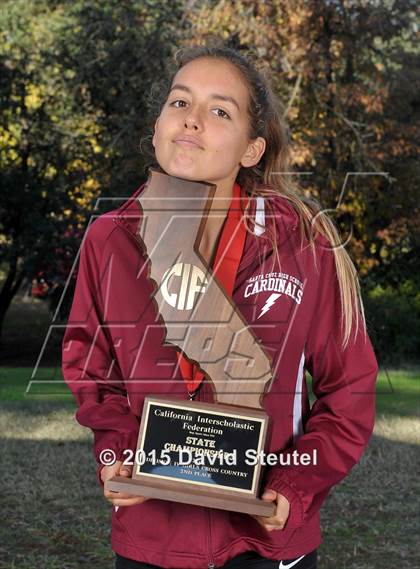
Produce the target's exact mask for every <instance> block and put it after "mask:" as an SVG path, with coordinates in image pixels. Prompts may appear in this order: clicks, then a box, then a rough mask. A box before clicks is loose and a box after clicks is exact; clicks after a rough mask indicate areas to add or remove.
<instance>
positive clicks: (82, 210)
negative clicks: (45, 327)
mask: <svg viewBox="0 0 420 569" xmlns="http://www.w3.org/2000/svg"><path fill="white" fill-rule="evenodd" d="M183 6H184V3H183V2H179V3H178V2H172V3H171V5H166V4H161V3H158V2H154V1H151V0H150V1H134V0H132V1H129V0H124V1H117V0H109V1H106V0H98V1H96V0H95V1H94V0H86V1H76V2H73V1H66V2H59V1H48V0H25V1H23V0H11V1H5V2H3V5H2V11H1V13H0V102H1V110H2V112H1V117H0V184H1V188H2V191H1V194H0V244H1V251H0V266H1V269H2V272H3V274H4V279H3V282H2V286H1V291H0V338H1V331H2V327H3V322H4V318H5V315H6V312H7V310H8V308H9V306H10V303H11V301H12V299H13V297H14V295H15V294H16V292H17V291H18V289H19V287H20V285H21V284H22V282H23V280H24V278H25V277H26V278H29V279H30V278H31V277H32V276H33V275H36V274H37V272H39V271H40V270H42V271H43V272H44V273H47V274H49V275H50V277H51V278H52V279H54V278H57V277H58V279H61V280H64V279H65V277H66V275H67V273H68V270H69V259H71V260H73V259H74V257H75V253H76V251H77V246H78V244H80V237H81V234H82V231H81V229H82V228H83V227H85V225H86V221H87V215H88V213H90V212H91V210H92V206H93V203H94V201H95V199H96V198H97V197H98V196H99V194H101V195H102V196H104V195H112V196H118V195H123V196H127V195H129V194H130V193H132V191H133V189H134V186H136V185H137V184H138V183H139V178H140V177H141V176H142V175H143V169H142V165H141V160H140V159H139V156H138V141H139V137H140V134H139V133H140V131H142V130H144V128H145V126H144V122H145V115H146V110H147V99H148V97H150V86H151V84H152V81H153V80H154V79H155V78H156V77H157V76H158V74H159V70H160V65H161V61H162V60H166V59H167V57H168V56H169V54H170V52H171V51H172V50H174V49H175V48H176V46H177V39H176V33H180V32H181V31H182V28H180V27H176V26H175V25H174V24H175V22H177V21H178V20H177V19H178V18H179V17H180V16H182V15H183V14H184V13H185V12H184V11H183V10H182V7H183ZM175 31H176V33H175ZM55 290H56V287H55ZM56 304H57V303H56V301H54V306H56Z"/></svg>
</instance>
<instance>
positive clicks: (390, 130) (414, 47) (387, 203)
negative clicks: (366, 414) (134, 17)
mask: <svg viewBox="0 0 420 569" xmlns="http://www.w3.org/2000/svg"><path fill="white" fill-rule="evenodd" d="M416 7H417V3H416V2H415V1H414V0H385V1H381V2H379V1H377V0H271V1H270V2H258V1H257V0H240V1H230V0H219V1H217V0H215V1H209V2H206V3H204V4H200V3H198V4H196V5H195V8H194V10H193V11H192V13H191V15H190V20H191V23H192V26H193V28H192V31H191V39H190V43H196V41H198V42H199V43H205V42H207V41H209V40H211V41H217V40H218V41H223V42H225V43H228V44H231V45H233V46H234V47H236V48H237V49H243V50H245V51H247V52H251V53H252V54H253V55H254V56H255V57H256V58H257V59H258V60H259V62H260V66H261V68H263V69H264V71H265V72H266V73H267V74H268V75H269V77H270V79H271V81H272V83H273V85H274V88H275V90H276V92H277V94H278V95H279V96H280V98H281V100H282V101H283V104H284V108H285V115H286V117H287V119H288V121H289V124H290V127H291V131H292V134H291V136H292V143H293V160H294V166H295V168H296V169H297V170H302V171H304V172H308V171H311V172H312V175H308V176H304V177H303V178H301V185H302V187H303V188H304V189H305V191H306V192H307V193H308V194H310V195H312V196H314V197H316V198H318V199H319V200H320V201H321V203H322V204H323V206H324V207H325V208H336V207H337V206H338V207H337V211H336V212H335V213H331V215H333V216H334V217H335V219H336V221H337V223H338V224H339V226H340V227H341V229H342V234H343V237H344V239H345V240H346V238H347V236H348V235H349V234H350V233H349V232H350V231H351V230H352V238H351V239H350V250H351V252H352V254H353V258H355V260H356V262H357V264H358V266H359V270H360V273H361V275H362V277H364V278H365V279H366V281H367V284H369V286H374V285H375V283H377V282H380V281H382V282H383V283H384V285H387V284H389V283H392V284H394V285H397V283H399V282H400V281H401V280H405V279H407V278H413V274H414V273H415V274H417V275H418V264H417V265H416V263H415V259H416V258H418V254H419V245H420V243H419V236H420V232H419V229H420V228H419V209H418V204H419V201H420V190H419V184H418V183H417V184H416V183H415V181H416V180H417V182H418V180H419V177H420V176H419V174H420V166H419V161H418V154H419V142H420V123H419V120H418V118H419V93H420V76H419V71H418V70H419V55H420V43H419V42H416V39H418V23H417V22H416V19H415V16H416V9H417V8H416ZM347 173H349V174H348V175H347ZM375 173H376V174H375ZM382 173H384V174H382ZM387 173H389V175H388V174H387ZM341 194H342V196H341ZM340 196H341V198H342V199H340ZM350 221H351V224H352V226H353V227H352V228H351V225H350ZM417 282H418V279H417Z"/></svg>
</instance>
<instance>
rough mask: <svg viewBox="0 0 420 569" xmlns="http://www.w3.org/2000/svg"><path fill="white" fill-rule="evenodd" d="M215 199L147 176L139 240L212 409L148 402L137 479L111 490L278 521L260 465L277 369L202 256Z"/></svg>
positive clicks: (156, 174) (169, 321)
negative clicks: (207, 385) (208, 390)
mask: <svg viewBox="0 0 420 569" xmlns="http://www.w3.org/2000/svg"><path fill="white" fill-rule="evenodd" d="M215 190H216V186H214V184H209V183H205V182H193V181H190V180H184V179H181V178H176V177H174V176H169V175H167V174H165V173H163V172H160V171H158V170H155V169H150V171H149V178H148V181H147V184H146V187H145V189H144V190H143V192H142V193H141V195H140V196H139V197H138V198H137V199H138V200H139V202H140V208H141V211H142V214H141V221H140V224H139V231H138V240H139V245H140V246H141V247H142V249H143V251H144V253H145V254H146V255H147V259H148V269H149V274H148V278H150V279H152V283H154V285H155V296H154V300H155V302H156V309H157V310H158V312H159V315H160V317H161V319H162V321H163V324H164V326H165V332H166V333H165V344H170V345H173V346H175V347H176V348H177V349H178V350H179V351H180V352H181V353H182V354H183V355H184V356H185V357H186V358H188V360H189V361H190V362H193V363H194V364H195V365H197V367H198V368H199V370H200V371H201V372H203V373H204V375H205V378H206V380H207V381H210V382H211V385H212V388H213V400H214V402H211V403H209V402H204V401H194V400H185V401H184V400H182V399H175V398H170V397H162V396H153V394H150V395H148V396H146V397H145V400H144V406H143V411H142V417H141V423H140V429H139V436H138V442H137V452H136V455H135V456H136V461H135V463H134V467H133V473H132V477H131V478H124V477H122V476H115V477H113V478H111V479H110V480H108V481H106V483H105V487H106V489H108V490H113V491H120V492H125V493H128V494H132V495H141V496H145V497H147V498H158V499H164V500H172V501H176V502H183V503H188V504H194V505H200V506H206V507H211V508H220V509H225V510H230V511H235V512H243V513H248V514H254V515H261V516H271V515H274V513H275V504H274V503H272V502H267V501H263V500H261V499H260V498H259V497H258V496H259V493H260V483H261V479H262V474H263V472H262V468H263V465H262V464H261V461H260V460H258V459H257V458H258V457H259V456H261V454H262V453H264V451H265V449H266V446H267V440H268V437H269V434H270V433H269V418H268V415H267V413H266V412H265V411H264V409H263V407H262V404H261V401H262V396H263V394H264V392H265V391H266V389H267V388H268V387H269V384H270V382H271V379H272V370H271V360H270V357H269V356H268V354H267V353H266V351H265V350H264V349H263V347H262V346H261V343H260V341H259V340H258V338H257V337H256V335H255V334H254V333H253V331H252V330H251V329H250V327H249V326H248V325H247V323H246V322H245V320H244V318H243V317H242V315H241V314H240V312H239V311H238V309H237V308H236V307H235V305H234V303H233V301H232V299H231V298H229V296H228V295H227V294H226V292H225V291H224V288H223V286H222V285H221V283H220V282H219V281H218V278H217V276H216V272H217V271H215V270H213V269H214V267H213V269H212V268H210V267H211V264H212V263H211V261H212V260H214V254H215V251H214V250H213V251H212V252H211V253H210V254H208V253H205V252H204V247H203V246H202V245H203V244H202V235H203V232H204V229H205V225H206V223H207V222H208V220H209V219H210V217H211V216H212V215H218V214H219V215H220V209H218V206H217V203H215V202H216V200H213V197H214V193H215ZM224 213H226V212H224ZM174 219H175V220H176V221H177V223H176V230H175V229H174V224H173V221H174ZM232 237H234V236H232ZM180 276H181V277H183V278H181V279H179V278H178V279H177V277H180ZM176 282H178V283H179V282H181V285H180V286H178V289H177V292H175V288H176V285H175V284H174V283H176ZM232 338H233V341H232Z"/></svg>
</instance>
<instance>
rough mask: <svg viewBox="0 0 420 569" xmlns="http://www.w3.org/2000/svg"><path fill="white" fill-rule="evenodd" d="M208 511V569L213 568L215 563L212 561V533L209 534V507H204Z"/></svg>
mask: <svg viewBox="0 0 420 569" xmlns="http://www.w3.org/2000/svg"><path fill="white" fill-rule="evenodd" d="M206 510H207V513H208V520H209V533H208V540H207V541H208V550H209V564H208V565H207V568H208V569H214V568H215V567H216V565H215V564H214V563H213V561H214V559H213V552H212V535H211V509H210V508H206Z"/></svg>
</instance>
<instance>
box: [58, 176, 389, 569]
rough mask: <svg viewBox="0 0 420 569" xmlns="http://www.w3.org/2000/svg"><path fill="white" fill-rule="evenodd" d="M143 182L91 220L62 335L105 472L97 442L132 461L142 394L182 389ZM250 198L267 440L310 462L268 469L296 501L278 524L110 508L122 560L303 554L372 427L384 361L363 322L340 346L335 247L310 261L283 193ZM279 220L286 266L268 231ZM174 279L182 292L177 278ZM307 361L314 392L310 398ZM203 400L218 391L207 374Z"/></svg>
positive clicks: (323, 248)
mask: <svg viewBox="0 0 420 569" xmlns="http://www.w3.org/2000/svg"><path fill="white" fill-rule="evenodd" d="M144 188H145V184H143V185H142V186H141V187H140V188H139V189H138V190H137V191H136V192H135V193H134V194H133V195H132V196H131V198H130V199H129V200H127V201H126V202H125V203H124V204H123V205H122V206H121V207H119V208H118V209H115V210H113V211H111V212H109V213H106V214H103V215H100V216H99V217H98V218H97V219H95V220H94V222H93V223H92V224H90V225H89V227H88V230H87V231H86V234H85V238H84V240H83V244H82V247H81V252H80V259H79V269H78V275H77V282H76V289H75V294H74V299H73V304H72V308H71V312H70V316H69V320H68V324H67V328H66V333H65V336H64V339H63V354H62V370H63V374H64V378H65V381H66V382H67V384H68V385H69V387H70V389H71V391H72V392H73V394H74V396H75V398H76V401H77V404H78V410H77V413H76V419H77V421H78V422H79V423H80V424H81V425H84V426H86V427H89V428H90V429H92V431H93V434H94V454H95V458H96V460H97V462H98V466H99V468H98V479H99V480H100V477H99V472H100V459H99V456H100V453H101V451H102V450H103V449H111V450H113V451H114V452H115V454H116V458H117V460H124V458H126V455H124V454H123V453H124V450H125V449H131V450H133V451H134V450H135V448H136V442H137V435H138V429H139V419H140V417H141V413H142V407H143V401H144V397H145V396H146V395H148V394H153V395H163V396H169V397H175V398H179V399H188V395H187V390H186V386H185V382H184V380H183V378H182V375H181V372H180V369H179V367H178V366H177V358H176V349H175V348H174V347H171V346H169V345H165V346H164V345H163V341H164V333H163V329H162V327H161V326H160V325H159V324H158V321H157V320H156V312H155V310H156V309H155V305H154V303H153V301H152V300H151V297H152V295H153V290H154V287H153V285H152V283H150V282H149V281H148V280H147V278H146V275H147V270H145V267H146V265H145V257H144V254H143V252H142V248H141V247H140V245H139V242H138V239H137V237H136V233H137V232H138V227H139V223H140V222H141V213H142V212H141V207H140V204H139V201H138V200H137V199H136V198H137V197H138V196H139V194H140V193H141V192H142V190H143V189H144ZM251 208H252V209H251V211H252V212H254V213H255V215H256V220H257V221H258V223H259V224H260V225H262V226H263V228H262V229H261V227H259V225H256V226H255V229H254V233H248V234H247V237H246V241H245V247H244V252H243V255H242V258H241V262H240V264H239V268H238V272H237V276H236V281H235V286H234V290H233V297H232V298H233V301H234V303H235V304H236V306H237V308H238V310H240V311H241V313H242V315H243V316H244V318H245V320H246V321H247V322H248V324H249V326H250V327H251V329H252V330H253V331H254V333H255V334H256V335H257V336H258V337H259V338H260V339H261V341H262V343H263V346H264V348H265V349H266V350H267V352H268V353H269V355H270V356H271V358H272V367H273V372H274V380H273V382H272V384H271V389H270V391H269V392H268V393H266V394H265V395H264V397H263V406H264V409H265V411H266V412H267V414H268V415H269V417H270V423H271V428H272V435H271V438H270V442H269V447H268V449H267V451H269V452H272V453H277V454H278V453H280V452H281V451H283V453H287V452H290V453H291V452H293V451H294V450H297V451H298V452H299V453H304V452H307V453H309V454H310V455H311V456H312V457H314V456H315V455H316V464H313V461H312V462H311V463H310V464H309V465H301V464H298V465H296V464H293V461H292V460H291V464H290V466H281V465H275V466H268V467H266V471H265V477H264V479H263V484H262V490H264V489H265V488H272V489H274V490H276V491H277V492H279V493H281V494H283V495H284V496H285V497H286V498H287V499H288V500H289V502H290V515H289V518H288V520H287V523H286V525H285V528H284V529H283V530H274V531H271V532H268V531H266V530H265V529H264V528H263V527H262V526H260V525H259V524H258V522H257V521H256V520H255V519H254V518H252V517H251V516H249V515H247V514H241V513H235V512H229V511H224V510H218V509H210V508H205V507H199V506H191V505H187V504H180V503H176V502H169V501H164V500H156V499H149V500H146V501H145V502H143V503H142V504H138V505H136V506H125V507H119V508H118V507H114V508H113V509H112V536H111V545H112V549H113V550H114V551H115V552H117V553H119V554H120V555H123V556H125V557H129V558H131V559H134V560H138V561H143V562H146V563H151V564H154V565H158V566H161V567H164V568H168V569H169V568H172V569H205V568H212V567H215V566H221V565H223V564H224V563H226V562H227V561H228V560H229V559H231V558H232V557H235V556H236V555H239V554H240V553H242V552H245V551H248V550H254V551H256V552H257V553H259V554H260V555H261V556H263V557H266V558H269V559H273V560H279V559H291V558H294V557H298V556H300V555H303V554H305V553H308V552H310V551H312V550H313V549H315V548H317V547H318V546H319V545H320V543H321V532H320V523H319V509H320V506H321V504H322V502H323V501H324V499H325V498H326V496H327V495H328V492H329V491H330V489H331V488H332V486H334V485H335V484H337V483H338V482H339V481H340V480H342V479H343V478H344V477H345V476H346V474H347V473H348V472H349V471H350V469H351V468H352V466H354V465H355V464H356V463H357V462H358V461H359V459H360V457H361V455H362V453H363V451H364V449H365V447H366V445H367V443H368V441H369V438H370V436H371V434H372V431H373V425H374V417H375V382H376V377H377V372H378V366H377V361H376V358H375V354H374V351H373V349H372V345H371V342H370V339H369V336H368V334H367V333H366V332H365V331H364V330H363V329H362V328H361V327H360V329H359V330H358V331H357V332H355V329H353V332H352V338H351V340H350V342H349V344H348V346H347V348H346V349H345V350H344V351H343V350H342V348H341V304H340V292H339V285H338V280H337V273H336V267H335V261H334V254H333V251H332V250H331V248H330V247H329V244H328V242H327V240H326V239H325V238H324V237H322V236H318V237H317V239H316V246H315V259H314V256H313V254H312V251H311V248H310V247H308V246H305V245H307V244H305V243H304V244H303V245H304V246H303V247H302V244H301V242H300V231H299V227H298V216H297V214H296V212H295V211H294V209H293V207H292V206H291V205H290V204H289V202H288V201H287V200H286V199H285V198H283V197H281V196H278V197H275V198H269V203H268V198H262V197H260V198H257V199H252V201H251ZM273 224H275V227H276V231H277V245H278V249H279V256H280V264H281V266H280V267H279V266H278V263H277V261H275V260H274V257H275V255H274V252H273V249H272V247H271V245H270V240H269V239H268V233H269V231H268V229H269V228H271V229H272V228H273ZM264 227H265V230H264ZM273 260H274V265H273V264H272V263H273ZM174 283H175V284H174ZM171 286H173V287H174V290H173V291H172V292H176V286H177V284H176V281H172V285H171ZM354 337H355V338H354ZM306 370H307V371H308V372H309V373H310V374H311V376H312V378H313V391H314V394H315V396H316V401H315V403H314V404H313V406H312V408H310V405H309V401H308V389H307V386H306V381H305V371H306ZM196 400H197V401H207V402H212V401H214V399H213V392H212V389H211V386H210V384H209V383H207V382H204V383H203V385H202V387H201V389H200V390H199V392H198V395H197V397H196ZM314 450H316V453H315V454H314Z"/></svg>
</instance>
